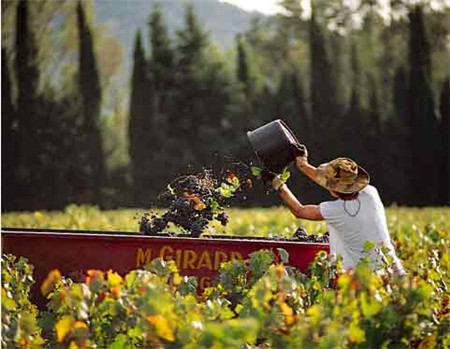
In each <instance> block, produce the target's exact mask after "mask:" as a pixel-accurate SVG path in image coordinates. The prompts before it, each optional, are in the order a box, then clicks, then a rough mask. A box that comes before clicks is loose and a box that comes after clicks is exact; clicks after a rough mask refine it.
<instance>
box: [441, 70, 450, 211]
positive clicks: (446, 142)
mask: <svg viewBox="0 0 450 349" xmlns="http://www.w3.org/2000/svg"><path fill="white" fill-rule="evenodd" d="M439 100H440V103H439V112H440V114H441V124H440V127H439V128H440V130H441V150H440V154H441V168H440V171H439V174H440V180H439V203H440V204H442V205H450V169H449V167H450V120H449V119H450V78H447V79H446V80H445V82H444V83H443V86H442V91H441V96H440V99H439Z"/></svg>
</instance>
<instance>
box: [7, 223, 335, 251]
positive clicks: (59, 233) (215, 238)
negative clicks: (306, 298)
mask: <svg viewBox="0 0 450 349" xmlns="http://www.w3.org/2000/svg"><path fill="white" fill-rule="evenodd" d="M1 233H2V234H7V235H14V234H17V235H28V236H29V237H33V236H35V237H44V236H47V237H68V238H70V237H75V238H77V237H78V238H80V237H83V238H88V239H102V238H103V239H105V240H108V239H114V240H122V241H123V240H127V239H132V240H138V239H150V240H152V239H158V240H167V241H168V242H169V241H173V242H181V240H186V241H199V242H202V243H204V242H206V243H207V242H208V241H209V242H249V243H251V242H255V243H256V242H259V243H263V242H267V243H274V244H286V243H287V244H296V245H308V246H309V245H318V246H323V247H326V246H328V245H329V244H328V243H323V242H306V241H297V240H291V239H287V238H278V239H277V238H270V237H262V236H242V235H210V234H204V235H202V236H201V237H192V236H190V235H188V234H176V235H175V234H174V235H172V234H168V233H161V234H158V235H144V234H140V233H137V232H128V231H99V230H75V229H74V230H68V229H34V228H3V227H2V228H1Z"/></svg>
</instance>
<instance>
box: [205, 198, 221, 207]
mask: <svg viewBox="0 0 450 349" xmlns="http://www.w3.org/2000/svg"><path fill="white" fill-rule="evenodd" d="M208 204H209V207H211V209H212V210H218V209H219V208H220V205H219V203H218V202H217V200H216V199H214V198H213V197H209V198H208Z"/></svg>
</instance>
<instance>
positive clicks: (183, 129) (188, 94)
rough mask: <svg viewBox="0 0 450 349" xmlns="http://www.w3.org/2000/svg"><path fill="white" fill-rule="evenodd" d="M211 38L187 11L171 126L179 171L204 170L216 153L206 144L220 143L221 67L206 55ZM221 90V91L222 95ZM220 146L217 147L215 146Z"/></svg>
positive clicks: (179, 38)
mask: <svg viewBox="0 0 450 349" xmlns="http://www.w3.org/2000/svg"><path fill="white" fill-rule="evenodd" d="M208 46H209V40H208V35H207V34H206V33H205V32H204V31H203V29H202V28H201V27H200V25H199V23H198V20H197V17H196V16H195V13H194V8H193V6H192V5H190V6H188V7H187V8H186V14H185V26H184V28H183V30H181V31H178V32H177V54H178V62H177V71H178V72H179V74H178V76H177V81H176V84H177V96H176V98H177V102H176V103H175V104H176V105H177V108H176V111H174V114H173V116H174V117H177V119H176V122H175V121H174V122H173V123H172V131H173V137H174V138H175V139H177V140H178V142H179V143H178V146H179V150H178V156H179V157H178V159H177V160H176V161H177V162H178V168H179V170H180V171H184V168H185V166H187V165H192V166H191V167H192V168H193V169H195V170H199V169H201V168H202V167H203V166H204V165H205V164H207V163H208V162H209V157H210V155H211V153H212V152H213V151H214V150H211V148H208V147H205V144H212V142H214V141H213V140H214V139H215V141H216V142H217V140H218V139H220V138H219V137H217V133H218V132H220V118H221V117H222V116H223V110H222V108H223V106H224V104H223V101H222V100H221V99H222V92H223V91H224V88H225V85H222V86H220V85H219V84H218V80H217V79H220V77H219V70H220V69H221V68H220V67H219V66H215V65H214V64H215V63H213V62H212V58H210V57H208V55H207V54H206V52H207V49H208ZM220 90H222V91H220ZM216 145H217V143H216Z"/></svg>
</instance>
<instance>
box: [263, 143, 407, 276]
mask: <svg viewBox="0 0 450 349" xmlns="http://www.w3.org/2000/svg"><path fill="white" fill-rule="evenodd" d="M300 154H303V156H298V157H297V158H296V164H297V167H298V168H299V170H300V171H301V172H303V173H304V174H305V175H307V176H308V177H309V178H311V179H312V180H313V181H315V182H316V183H318V184H319V185H321V186H322V187H324V188H325V189H327V190H328V191H329V192H330V194H331V196H332V197H333V198H334V200H331V201H325V202H322V203H321V204H320V205H302V204H301V203H300V202H299V201H298V200H297V198H296V197H295V196H294V195H293V194H292V192H291V191H290V190H289V188H288V186H287V185H286V184H285V183H284V182H283V181H282V180H281V179H280V178H279V177H275V178H274V179H273V180H272V187H273V188H274V189H275V190H276V191H278V193H279V194H280V197H281V198H282V199H283V201H284V202H285V203H286V205H287V206H288V207H289V209H290V210H291V212H292V213H293V214H294V215H295V216H296V217H297V218H302V219H308V220H315V221H318V220H325V221H326V222H327V227H328V232H329V234H330V253H331V254H333V255H337V254H340V255H342V257H343V264H344V269H346V270H348V269H353V268H355V267H356V265H357V264H358V262H359V261H360V259H361V258H364V257H369V260H370V263H371V266H372V268H373V269H378V268H379V267H380V266H382V265H383V260H385V258H386V256H387V255H389V256H390V257H391V258H392V269H393V270H394V272H395V273H396V274H398V275H403V274H404V273H405V271H404V269H403V266H402V263H401V261H400V260H399V259H398V258H397V256H396V254H395V250H394V247H393V245H392V243H391V240H390V236H389V231H388V227H387V223H386V214H385V210H384V206H383V203H382V202H381V199H380V196H379V195H378V191H377V189H376V188H375V187H373V186H371V185H369V181H370V177H369V174H368V173H367V172H366V171H365V170H364V169H363V168H362V167H361V166H358V165H357V164H356V162H354V161H353V160H351V159H348V158H337V159H335V160H333V161H330V162H328V163H325V164H322V165H320V166H319V167H318V168H316V167H314V166H312V165H310V164H309V163H308V158H307V156H308V153H307V151H306V148H305V147H304V146H303V148H302V151H301V152H300ZM366 241H369V242H371V243H372V244H370V245H372V246H375V248H373V249H369V250H368V249H367V248H366V247H367V244H366Z"/></svg>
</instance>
